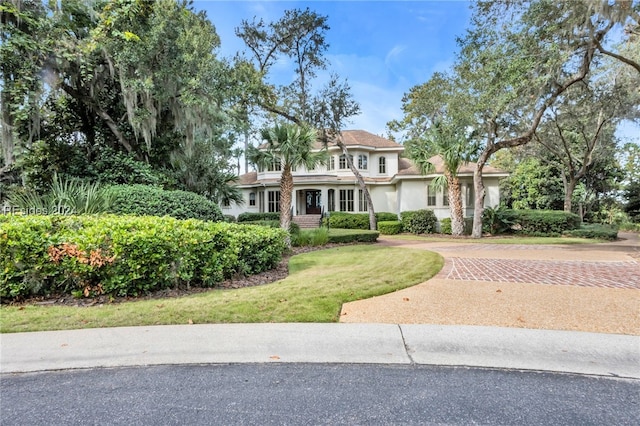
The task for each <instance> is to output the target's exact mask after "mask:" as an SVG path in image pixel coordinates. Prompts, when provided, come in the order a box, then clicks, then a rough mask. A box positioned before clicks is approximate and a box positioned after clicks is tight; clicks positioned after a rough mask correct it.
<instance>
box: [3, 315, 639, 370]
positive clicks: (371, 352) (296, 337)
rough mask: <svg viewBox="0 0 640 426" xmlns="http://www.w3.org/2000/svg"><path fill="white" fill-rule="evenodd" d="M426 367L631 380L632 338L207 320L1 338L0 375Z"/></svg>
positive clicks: (635, 340) (635, 350)
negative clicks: (260, 366) (173, 368)
mask: <svg viewBox="0 0 640 426" xmlns="http://www.w3.org/2000/svg"><path fill="white" fill-rule="evenodd" d="M270 362H277V363H356V364H357V363H367V364H425V365H448V366H470V367H490V368H507V369H517V370H537V371H552V372H565V373H576V374H590V375H605V376H614V377H626V378H635V379H640V337H638V336H626V335H617V334H598V333H584V332H568V331H549V330H530V329H512V328H500V327H478V326H440V325H418V324H414V325H394V324H300V323H296V324H213V325H185V326H152V327H121V328H104V329H85V330H70V331H52V332H33V333H15V334H1V335H0V372H1V373H3V374H6V373H18V372H34V371H46V370H63V369H74V368H98V367H128V366H145V365H162V364H229V363H270Z"/></svg>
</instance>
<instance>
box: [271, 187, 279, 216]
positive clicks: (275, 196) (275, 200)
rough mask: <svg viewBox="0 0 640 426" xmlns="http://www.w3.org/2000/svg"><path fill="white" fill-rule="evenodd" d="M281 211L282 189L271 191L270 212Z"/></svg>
mask: <svg viewBox="0 0 640 426" xmlns="http://www.w3.org/2000/svg"><path fill="white" fill-rule="evenodd" d="M279 211H280V191H269V213H274V212H279Z"/></svg>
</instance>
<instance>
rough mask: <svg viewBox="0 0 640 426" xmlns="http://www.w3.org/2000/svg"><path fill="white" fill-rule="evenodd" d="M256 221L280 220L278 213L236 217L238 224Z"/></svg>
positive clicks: (243, 214)
mask: <svg viewBox="0 0 640 426" xmlns="http://www.w3.org/2000/svg"><path fill="white" fill-rule="evenodd" d="M258 220H277V221H279V220H280V213H277V212H275V213H273V212H272V213H248V212H246V213H240V214H239V215H238V223H241V222H255V221H258Z"/></svg>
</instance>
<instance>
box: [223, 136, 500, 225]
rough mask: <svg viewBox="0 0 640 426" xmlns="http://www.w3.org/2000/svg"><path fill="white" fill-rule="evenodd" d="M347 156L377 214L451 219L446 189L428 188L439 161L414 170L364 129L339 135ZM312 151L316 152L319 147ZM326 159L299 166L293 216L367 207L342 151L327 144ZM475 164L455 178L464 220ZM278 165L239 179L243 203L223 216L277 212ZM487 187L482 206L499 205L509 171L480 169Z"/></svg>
mask: <svg viewBox="0 0 640 426" xmlns="http://www.w3.org/2000/svg"><path fill="white" fill-rule="evenodd" d="M342 137H343V141H344V144H345V145H346V147H347V148H348V151H349V155H351V156H352V158H353V162H354V164H355V165H356V167H357V168H358V170H359V171H360V173H361V174H362V176H363V177H364V180H365V182H366V185H367V188H368V190H369V193H370V194H371V199H372V201H373V205H374V208H375V211H376V212H390V213H396V214H398V213H400V212H402V211H408V210H418V209H431V210H433V211H434V213H435V214H436V217H438V219H443V218H447V217H450V214H449V205H448V199H447V198H448V197H447V193H446V190H445V191H444V192H443V191H442V190H441V189H440V190H437V189H434V188H433V187H432V186H431V182H432V181H433V179H434V178H435V177H436V176H438V175H440V174H442V172H443V166H442V161H441V159H440V158H439V157H433V158H432V160H431V161H432V163H433V164H434V166H435V171H434V173H432V174H429V175H422V174H421V173H420V171H419V170H418V168H417V167H416V166H415V165H414V164H413V163H412V162H411V161H410V160H408V159H406V158H403V157H402V156H401V155H402V153H403V151H404V146H403V145H401V144H398V143H396V142H393V141H390V140H388V139H385V138H382V137H380V136H376V135H374V134H371V133H369V132H366V131H363V130H346V131H343V132H342ZM317 149H318V150H319V149H321V145H320V144H318V146H317ZM328 154H329V160H328V162H327V164H326V165H323V166H319V167H317V168H316V169H314V170H306V169H304V168H298V169H296V170H295V171H293V182H294V194H293V197H292V208H293V215H294V216H303V215H319V214H321V213H324V212H327V211H328V212H332V211H341V212H354V213H360V212H367V203H366V201H365V198H364V196H363V194H362V190H361V189H360V187H359V185H358V182H357V180H356V178H355V176H354V174H353V173H352V172H351V170H350V169H349V166H348V165H347V160H346V158H345V156H344V154H343V153H342V151H341V149H340V148H339V147H338V146H337V145H336V144H335V143H330V144H329V145H328ZM474 167H475V164H467V165H465V166H463V167H462V168H461V169H460V170H459V171H458V175H459V178H460V182H461V184H462V196H463V200H462V202H463V206H464V208H465V216H471V215H472V214H473V202H474V201H473V197H474V196H473V169H474ZM280 173H281V171H280V164H279V163H277V162H276V163H275V164H273V165H272V166H271V167H269V168H267V169H264V170H263V169H260V170H258V171H257V172H250V173H247V174H244V175H241V176H239V178H238V181H237V185H238V187H239V188H240V189H241V190H242V193H243V199H244V205H237V204H231V205H228V206H222V211H223V213H224V214H230V215H234V216H237V215H238V214H240V213H243V212H256V213H257V212H277V211H279V210H280V203H279V201H280V186H279V185H280ZM483 175H484V184H485V187H486V194H487V195H486V197H485V206H491V207H494V206H497V205H498V204H499V202H500V194H499V191H498V181H499V180H500V179H501V178H504V177H506V176H508V173H506V172H503V171H501V170H498V169H495V168H493V167H490V166H487V167H485V168H484V173H483Z"/></svg>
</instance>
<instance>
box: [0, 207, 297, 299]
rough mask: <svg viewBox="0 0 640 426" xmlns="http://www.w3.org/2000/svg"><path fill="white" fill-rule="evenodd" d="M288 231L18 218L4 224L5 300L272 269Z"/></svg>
mask: <svg viewBox="0 0 640 426" xmlns="http://www.w3.org/2000/svg"><path fill="white" fill-rule="evenodd" d="M285 236H286V232H284V231H282V230H280V229H269V228H265V227H261V226H240V225H236V224H230V223H223V222H221V223H214V222H206V221H199V220H195V219H190V220H177V219H174V218H170V217H161V218H160V217H152V216H147V217H139V216H115V215H106V216H13V217H11V218H10V219H8V220H2V221H0V252H1V253H3V256H2V258H1V259H0V297H2V298H10V299H13V298H18V297H27V296H30V295H38V294H73V295H74V296H77V297H81V296H85V297H88V296H94V295H99V294H108V295H113V296H128V295H134V296H135V295H139V294H144V293H147V292H150V291H156V290H161V289H165V288H170V287H173V286H177V285H182V284H189V285H193V286H203V287H210V286H213V285H215V284H216V283H218V282H220V281H222V280H223V279H225V278H230V277H232V276H234V275H235V274H239V273H240V274H254V273H258V272H262V271H264V270H268V269H271V268H273V267H274V266H275V265H276V264H277V263H278V262H279V261H280V259H281V256H282V253H283V251H284V249H285Z"/></svg>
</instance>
